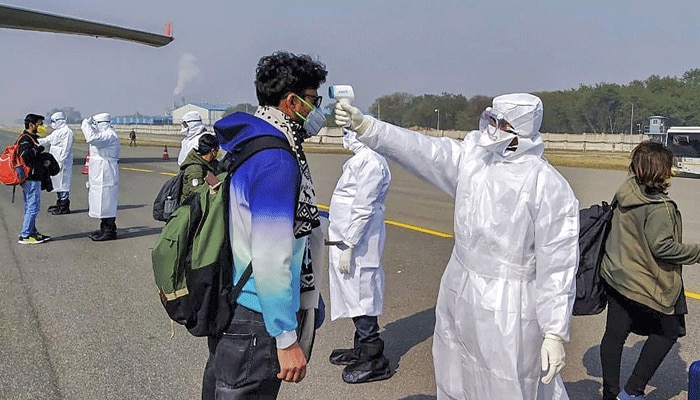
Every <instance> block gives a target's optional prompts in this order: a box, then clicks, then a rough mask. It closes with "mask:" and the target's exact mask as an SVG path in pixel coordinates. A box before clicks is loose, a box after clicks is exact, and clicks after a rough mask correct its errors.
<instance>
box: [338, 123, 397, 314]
mask: <svg viewBox="0 0 700 400" xmlns="http://www.w3.org/2000/svg"><path fill="white" fill-rule="evenodd" d="M343 141H344V142H345V145H346V147H347V148H349V149H350V150H351V151H352V152H354V153H355V155H354V156H353V157H351V158H350V159H349V160H347V161H346V162H345V164H344V165H343V173H342V175H341V176H340V179H338V183H337V184H336V186H335V190H334V191H333V196H332V197H331V205H330V211H329V220H330V226H329V228H328V239H329V240H330V241H344V242H345V243H347V244H351V245H353V247H354V248H353V253H352V254H353V258H352V262H351V264H350V273H348V274H341V273H340V272H339V271H338V261H339V258H340V253H341V252H342V251H341V250H340V249H339V248H338V247H336V246H330V247H329V254H328V257H329V258H328V261H329V262H328V266H329V289H330V297H331V319H332V320H335V319H337V318H352V317H357V316H361V315H367V316H376V315H380V314H381V313H382V306H383V304H384V269H383V268H382V265H381V259H382V251H383V249H384V240H385V236H386V233H385V228H384V199H385V197H386V194H387V191H388V190H389V185H390V183H391V173H390V172H389V166H388V164H387V162H386V160H385V159H384V157H382V156H381V155H379V154H377V153H375V152H374V151H372V150H370V149H369V148H367V147H366V146H365V145H363V144H362V143H361V142H359V141H358V140H357V139H355V133H354V132H350V131H349V132H347V133H346V134H345V135H344V138H343Z"/></svg>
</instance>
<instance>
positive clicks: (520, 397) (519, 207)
mask: <svg viewBox="0 0 700 400" xmlns="http://www.w3.org/2000/svg"><path fill="white" fill-rule="evenodd" d="M492 108H493V110H494V111H495V112H496V113H500V114H502V115H503V118H504V119H505V120H507V122H508V123H509V124H510V126H511V127H512V129H510V128H508V126H507V125H504V132H505V134H507V135H511V136H510V138H508V139H509V142H508V143H510V141H512V139H513V138H514V137H517V138H518V147H517V149H515V150H509V151H505V152H503V151H500V152H499V151H498V150H500V149H497V151H494V149H493V148H491V147H489V146H487V145H488V144H492V143H494V142H500V141H501V140H503V141H505V140H508V139H505V138H503V137H501V136H500V135H502V134H501V133H497V132H495V130H491V131H490V132H491V133H496V134H495V135H493V134H492V135H491V136H492V137H489V135H488V133H489V131H488V130H486V129H484V130H480V131H472V132H470V133H469V134H468V135H467V136H466V137H465V139H464V140H463V141H461V142H460V141H457V140H453V139H450V138H433V137H428V136H425V135H421V134H419V133H416V132H413V131H410V130H408V129H404V128H400V127H396V126H394V125H391V124H388V123H385V122H382V121H377V120H376V119H373V118H371V117H365V118H369V122H371V123H370V124H369V127H368V128H367V130H366V132H364V134H363V135H361V136H359V140H361V141H362V142H363V143H364V144H365V145H367V146H368V147H370V148H372V149H373V150H375V151H377V152H378V153H380V154H383V155H385V156H386V157H387V158H389V159H391V160H393V161H395V162H397V163H398V164H399V165H401V166H402V167H404V168H406V169H407V170H408V171H410V172H411V173H413V174H414V175H416V176H418V177H420V178H422V179H423V180H426V181H427V182H430V183H432V184H434V185H435V186H437V187H438V188H440V189H442V190H444V191H445V192H446V193H448V194H449V195H450V196H452V197H454V199H455V211H454V212H455V214H454V229H455V244H454V249H453V251H452V256H451V258H450V261H449V262H448V264H447V267H446V269H445V272H444V274H443V277H442V280H441V283H440V289H439V293H438V299H437V305H436V309H435V315H436V326H435V335H434V338H433V357H434V358H435V376H436V383H437V392H438V398H445V399H515V400H550V399H554V400H562V399H568V396H567V394H566V390H565V388H564V385H563V382H562V380H561V377H560V376H556V377H555V378H554V380H553V381H552V382H550V383H549V384H546V385H545V384H543V383H541V381H540V377H541V371H540V369H541V362H540V349H541V346H542V343H543V337H544V335H545V334H553V335H556V336H558V337H560V338H562V339H563V340H564V341H568V340H569V327H570V319H571V310H572V307H573V302H574V298H575V275H576V268H577V265H578V253H579V252H578V210H579V206H578V200H577V199H576V197H575V196H574V193H573V191H572V189H571V187H570V186H569V184H568V183H567V181H566V180H565V179H564V178H563V177H562V176H561V175H560V174H559V172H558V171H557V170H556V169H554V167H552V166H551V165H550V164H549V163H547V161H546V160H545V159H543V157H542V151H543V146H542V139H541V137H540V134H539V127H540V124H541V121H542V102H541V101H540V99H539V98H537V97H536V96H533V95H530V94H512V95H504V96H499V97H497V98H496V99H494V101H493V107H492ZM506 130H510V131H512V132H506ZM487 139H488V140H487ZM506 147H507V146H506ZM506 150H507V149H506Z"/></svg>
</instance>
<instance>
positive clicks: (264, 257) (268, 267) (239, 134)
mask: <svg viewBox="0 0 700 400" xmlns="http://www.w3.org/2000/svg"><path fill="white" fill-rule="evenodd" d="M214 131H215V132H216V134H217V136H218V138H219V142H220V143H221V148H222V149H224V150H226V151H228V152H230V151H232V150H233V149H234V148H235V147H236V145H238V144H240V143H241V142H243V141H245V140H247V139H250V138H252V137H255V136H262V135H274V136H278V137H281V138H283V139H285V140H287V138H286V136H285V135H284V133H282V132H281V131H280V130H278V129H277V128H275V127H274V126H272V125H271V124H269V123H267V122H265V121H263V120H262V119H260V118H258V117H255V116H253V115H250V114H246V113H242V112H238V113H234V114H231V115H228V116H226V117H224V118H223V119H221V120H219V121H217V122H216V123H215V124H214ZM300 181H301V173H300V170H299V165H298V163H297V160H296V157H295V156H294V155H293V154H292V153H290V152H289V151H286V150H283V149H275V148H273V149H266V150H262V151H260V152H258V153H256V154H255V155H253V156H252V157H250V158H249V159H248V160H247V161H245V162H244V163H243V164H242V165H241V166H240V167H239V168H238V170H236V172H235V173H234V174H233V176H232V177H231V187H230V194H231V205H230V207H231V209H230V219H229V229H230V232H231V248H232V249H233V260H234V277H233V278H234V283H235V282H238V280H239V279H240V277H241V275H243V271H244V270H245V268H246V267H247V266H248V263H249V262H251V261H252V264H253V275H252V276H251V278H250V280H249V281H248V282H247V283H246V284H245V286H244V287H243V291H242V292H241V294H240V296H239V298H238V301H237V302H238V304H240V305H242V306H244V307H246V308H249V309H251V310H255V311H258V312H261V313H262V314H263V319H264V321H265V328H266V329H267V332H268V333H269V334H270V335H271V336H273V337H275V338H276V339H277V347H278V348H286V347H289V346H290V345H292V344H293V343H294V342H295V341H296V339H297V337H296V332H295V329H296V327H297V319H296V312H297V311H298V310H299V287H300V273H301V264H302V258H303V255H304V249H305V247H306V240H307V238H306V237H304V238H300V239H295V238H294V234H293V228H294V216H295V211H296V206H297V200H298V191H299V185H300Z"/></svg>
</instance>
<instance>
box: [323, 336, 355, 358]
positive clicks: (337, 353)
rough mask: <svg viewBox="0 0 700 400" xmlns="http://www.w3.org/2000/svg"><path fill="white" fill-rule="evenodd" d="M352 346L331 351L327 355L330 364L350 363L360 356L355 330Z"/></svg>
mask: <svg viewBox="0 0 700 400" xmlns="http://www.w3.org/2000/svg"><path fill="white" fill-rule="evenodd" d="M353 346H354V347H353V348H352V349H335V350H333V351H332V352H331V355H330V357H328V361H330V362H331V364H335V365H350V364H352V363H354V362H357V359H358V357H359V356H360V346H359V343H358V336H357V332H355V339H354V340H353Z"/></svg>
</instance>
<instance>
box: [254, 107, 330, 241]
mask: <svg viewBox="0 0 700 400" xmlns="http://www.w3.org/2000/svg"><path fill="white" fill-rule="evenodd" d="M255 116H256V117H258V118H260V119H262V120H263V121H266V122H268V123H270V124H271V125H273V126H274V127H276V128H277V129H279V130H280V131H281V132H282V133H284V135H285V136H286V137H287V140H289V145H290V146H292V150H293V151H294V154H295V155H296V157H297V161H298V163H299V170H300V172H301V187H300V189H299V199H298V200H297V209H296V216H295V217H294V237H295V238H297V239H298V238H301V237H304V236H308V235H310V234H311V230H312V229H314V228H316V227H318V226H320V225H321V221H320V220H319V218H318V207H316V193H315V192H314V184H313V181H312V180H311V169H309V164H308V163H307V161H306V154H304V149H303V147H302V143H303V141H304V138H303V136H302V135H301V133H300V131H301V130H302V129H303V127H302V125H301V124H300V123H298V122H296V121H292V119H291V118H289V116H288V115H287V114H285V113H283V112H282V111H280V110H279V109H277V108H274V107H269V106H260V107H258V109H257V110H256V111H255Z"/></svg>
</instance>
